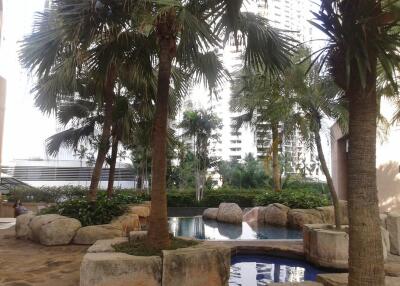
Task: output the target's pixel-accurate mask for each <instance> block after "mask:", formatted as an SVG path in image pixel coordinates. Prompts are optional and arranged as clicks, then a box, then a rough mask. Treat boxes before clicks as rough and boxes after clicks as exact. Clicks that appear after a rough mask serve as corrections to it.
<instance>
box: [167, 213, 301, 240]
mask: <svg viewBox="0 0 400 286" xmlns="http://www.w3.org/2000/svg"><path fill="white" fill-rule="evenodd" d="M169 227H170V231H171V232H172V233H173V234H174V235H175V236H186V237H195V238H198V239H207V240H230V239H239V240H253V239H300V238H302V233H301V231H299V230H295V229H288V228H285V227H275V226H268V225H258V226H255V225H253V226H250V225H249V224H248V223H246V222H243V223H242V224H241V225H234V224H229V223H221V222H217V221H214V220H205V221H203V218H202V217H201V216H196V217H181V218H178V217H171V218H169Z"/></svg>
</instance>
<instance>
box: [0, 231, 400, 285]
mask: <svg viewBox="0 0 400 286" xmlns="http://www.w3.org/2000/svg"><path fill="white" fill-rule="evenodd" d="M205 243H206V244H209V245H225V246H229V247H231V248H232V253H233V254H238V253H239V254H240V253H248V254H253V253H258V254H259V253H261V254H269V255H271V254H272V255H274V254H275V255H279V256H281V255H283V256H285V257H293V258H301V257H303V256H304V253H303V246H302V241H301V240H258V241H254V240H252V241H248V240H240V241H207V242H205ZM87 248H88V247H87V246H77V245H67V246H54V247H46V246H42V245H39V244H35V243H32V242H29V241H24V240H18V239H16V238H15V230H14V227H11V228H8V229H0V268H1V275H0V285H2V286H39V285H40V286H54V285H57V286H78V285H79V269H80V264H81V261H82V258H83V256H84V255H85V254H86V250H87ZM385 268H386V271H387V273H390V275H391V276H400V256H394V255H389V258H388V261H387V263H386V265H385Z"/></svg>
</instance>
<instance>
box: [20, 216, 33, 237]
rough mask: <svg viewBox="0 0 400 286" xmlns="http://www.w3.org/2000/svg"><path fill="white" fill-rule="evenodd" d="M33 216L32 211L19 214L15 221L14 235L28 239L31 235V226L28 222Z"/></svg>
mask: <svg viewBox="0 0 400 286" xmlns="http://www.w3.org/2000/svg"><path fill="white" fill-rule="evenodd" d="M34 217H35V214H33V213H32V212H30V213H27V214H23V215H19V216H18V217H17V219H16V222H15V236H16V237H17V238H20V239H28V238H29V237H31V228H30V227H29V224H30V222H31V220H32V219H33V218H34Z"/></svg>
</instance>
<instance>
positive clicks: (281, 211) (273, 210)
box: [265, 203, 290, 226]
mask: <svg viewBox="0 0 400 286" xmlns="http://www.w3.org/2000/svg"><path fill="white" fill-rule="evenodd" d="M289 210H290V208H289V207H287V206H285V205H282V204H278V203H276V204H270V205H268V206H267V207H266V211H265V222H266V223H267V224H271V225H278V226H286V224H287V222H288V212H289Z"/></svg>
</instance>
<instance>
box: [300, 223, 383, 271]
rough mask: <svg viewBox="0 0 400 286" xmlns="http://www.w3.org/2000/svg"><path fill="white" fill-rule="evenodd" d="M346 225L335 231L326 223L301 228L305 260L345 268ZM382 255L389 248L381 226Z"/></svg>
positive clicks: (347, 244)
mask: <svg viewBox="0 0 400 286" xmlns="http://www.w3.org/2000/svg"><path fill="white" fill-rule="evenodd" d="M347 228H348V226H344V227H343V230H342V231H337V230H335V229H334V227H333V226H332V225H328V224H308V225H304V228H303V246H304V254H305V256H306V259H307V261H309V262H311V263H313V264H315V265H317V266H322V267H328V268H336V269H347V268H348V259H349V250H348V249H349V235H348V233H347ZM381 235H382V244H383V255H384V258H385V259H386V258H387V253H388V250H389V242H388V233H387V231H386V230H385V229H383V228H381Z"/></svg>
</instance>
